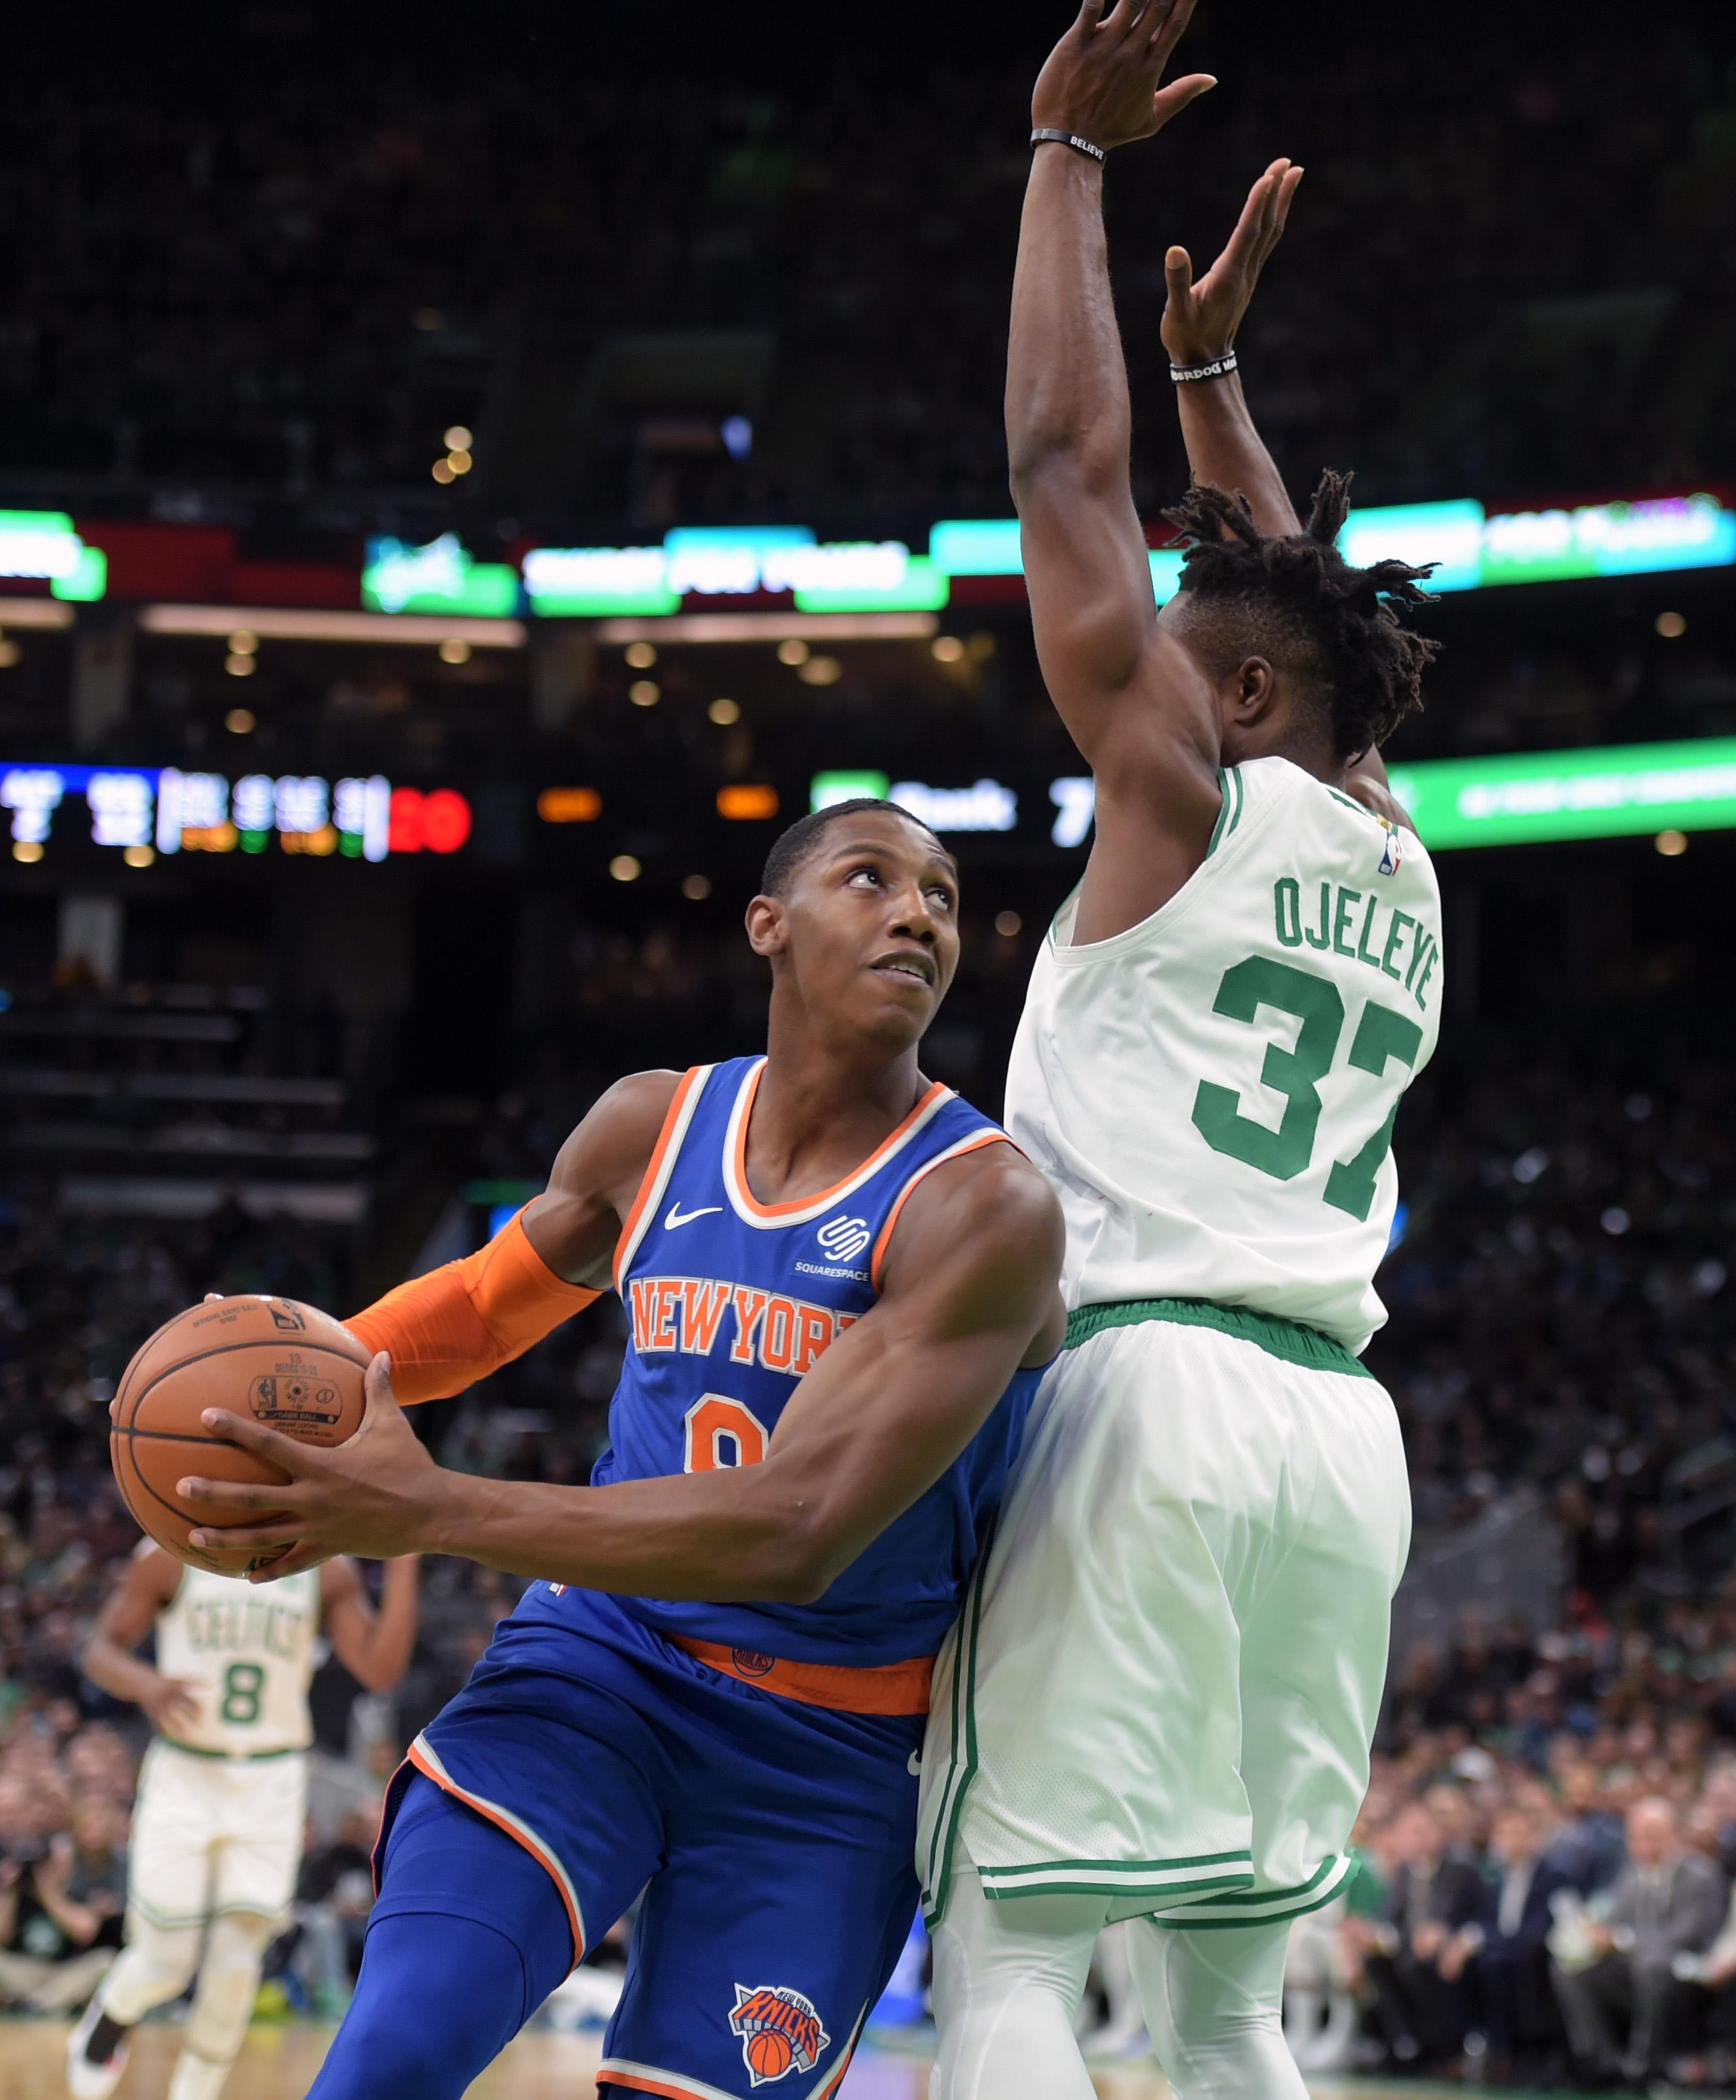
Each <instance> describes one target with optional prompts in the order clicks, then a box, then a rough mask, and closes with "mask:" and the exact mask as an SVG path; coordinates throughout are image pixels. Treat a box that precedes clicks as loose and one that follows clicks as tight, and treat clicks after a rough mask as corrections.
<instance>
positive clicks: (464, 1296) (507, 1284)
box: [345, 1214, 603, 1407]
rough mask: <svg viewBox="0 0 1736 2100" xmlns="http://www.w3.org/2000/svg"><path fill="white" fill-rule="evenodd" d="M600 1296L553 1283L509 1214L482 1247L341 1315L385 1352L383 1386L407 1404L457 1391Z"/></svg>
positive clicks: (371, 1348) (519, 1354) (367, 1342)
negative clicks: (387, 1378) (388, 1383)
mask: <svg viewBox="0 0 1736 2100" xmlns="http://www.w3.org/2000/svg"><path fill="white" fill-rule="evenodd" d="M602 1295H603V1293H602V1292H601V1291H600V1290H587V1289H586V1288H585V1286H584V1285H583V1284H581V1283H566V1282H563V1281H562V1279H561V1278H560V1277H558V1276H557V1275H556V1274H555V1273H554V1270H553V1269H552V1268H550V1267H549V1265H548V1264H547V1263H546V1261H545V1260H543V1258H542V1256H541V1255H540V1254H538V1253H537V1250H536V1249H535V1247H533V1246H532V1245H531V1243H530V1239H529V1237H528V1234H527V1233H526V1232H525V1230H524V1224H523V1216H522V1215H521V1214H515V1215H514V1216H513V1217H511V1218H510V1219H509V1220H508V1221H507V1222H506V1224H504V1225H503V1226H502V1227H501V1229H500V1231H499V1232H497V1233H496V1234H495V1236H494V1237H493V1239H492V1240H490V1241H489V1242H488V1245H487V1246H484V1247H479V1248H478V1250H477V1251H476V1252H475V1254H471V1255H466V1256H465V1257H464V1259H463V1260H462V1261H449V1262H448V1263H447V1264H445V1266H444V1268H433V1269H430V1270H429V1272H428V1273H427V1274H426V1276H415V1277H411V1279H410V1281H409V1282H408V1283H400V1285H399V1286H398V1287H397V1289H396V1290H388V1291H387V1294H386V1295H385V1296H384V1297H383V1298H382V1299H377V1300H376V1301H375V1302H374V1304H372V1305H370V1306H369V1308H367V1310H366V1311H365V1312H358V1313H357V1314H356V1316H355V1317H354V1318H353V1319H351V1320H349V1321H346V1322H345V1324H346V1326H347V1327H348V1328H349V1330H350V1331H351V1334H353V1335H355V1336H356V1339H358V1340H359V1341H360V1342H361V1343H363V1344H364V1347H365V1348H367V1349H368V1351H369V1353H370V1354H372V1353H373V1352H374V1351H375V1350H377V1349H384V1350H385V1351H386V1352H387V1354H388V1355H389V1356H390V1357H391V1360H392V1391H393V1392H395V1393H396V1395H397V1396H398V1397H399V1399H400V1401H403V1402H404V1405H405V1406H407V1407H413V1406H414V1405H416V1403H417V1401H422V1400H444V1399H445V1398H446V1397H447V1396H448V1395H449V1394H452V1393H455V1392H463V1390H464V1388H465V1387H466V1386H467V1385H474V1384H475V1383H476V1381H477V1379H483V1378H486V1377H487V1376H488V1374H489V1372H490V1371H497V1370H499V1369H500V1367H501V1365H502V1364H510V1362H511V1361H513V1359H514V1358H515V1357H522V1356H523V1354H524V1352H525V1351H526V1350H527V1349H528V1348H530V1347H531V1346H532V1343H536V1342H540V1341H541V1339H542V1338H543V1336H544V1335H550V1334H552V1333H553V1332H554V1330H555V1329H556V1328H557V1327H558V1326H560V1324H561V1322H562V1321H563V1320H570V1319H571V1318H572V1316H573V1314H574V1313H575V1312H582V1311H583V1310H584V1308H585V1307H586V1306H587V1305H590V1304H594V1302H595V1301H596V1299H599V1298H600V1297H601V1296H602Z"/></svg>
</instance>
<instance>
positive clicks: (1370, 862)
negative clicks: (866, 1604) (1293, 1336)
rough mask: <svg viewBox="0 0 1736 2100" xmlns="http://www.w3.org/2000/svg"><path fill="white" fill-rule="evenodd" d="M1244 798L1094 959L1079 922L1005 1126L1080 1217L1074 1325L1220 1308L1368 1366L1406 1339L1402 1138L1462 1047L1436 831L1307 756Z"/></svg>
mask: <svg viewBox="0 0 1736 2100" xmlns="http://www.w3.org/2000/svg"><path fill="white" fill-rule="evenodd" d="M1221 779H1222V783H1223V789H1224V806H1223V812H1222V814H1221V816H1220V818H1219V819H1218V823H1217V829H1216V830H1215V832H1213V837H1212V843H1211V846H1210V848H1209V849H1208V852H1207V855H1206V858H1205V859H1204V862H1202V864H1201V865H1200V867H1199V868H1198V870H1197V871H1195V874H1194V875H1193V876H1192V877H1191V878H1190V880H1189V881H1187V882H1186V884H1185V885H1183V886H1182V889H1180V890H1179V891H1177V893H1176V895H1175V896H1174V897H1173V898H1171V899H1170V900H1169V902H1168V903H1167V904H1166V905H1164V907H1163V908H1162V910H1160V911H1157V912H1155V913H1154V914H1153V915H1152V916H1151V918H1149V919H1147V920H1144V921H1142V924H1139V925H1137V926H1133V927H1130V928H1129V929H1127V931H1126V932H1124V933H1117V934H1115V935H1114V936H1113V937H1111V938H1110V939H1108V940H1107V941H1098V942H1092V943H1091V944H1090V945H1089V946H1084V947H1080V946H1073V945H1072V943H1071V929H1072V925H1073V921H1074V917H1075V914H1076V909H1077V903H1076V899H1070V900H1069V902H1067V904H1066V905H1065V906H1063V907H1062V911H1061V913H1060V915H1059V916H1058V919H1057V920H1056V922H1055V925H1054V930H1053V931H1052V932H1051V933H1050V935H1049V939H1048V941H1047V942H1045V946H1044V949H1043V951H1042V953H1041V955H1040V957H1039V958H1038V960H1037V965H1036V970H1035V972H1034V973H1033V974H1032V977H1031V989H1030V991H1029V993H1028V995H1027V999H1026V1002H1025V1012H1024V1017H1023V1021H1021V1022H1020V1024H1019V1030H1018V1039H1017V1041H1016V1043H1015V1044H1014V1051H1013V1061H1012V1067H1011V1070H1010V1071H1009V1074H1008V1076H1007V1104H1006V1105H1007V1116H1006V1124H1007V1128H1008V1130H1009V1132H1011V1133H1012V1136H1014V1139H1015V1140H1017V1142H1018V1144H1019V1145H1022V1146H1023V1148H1024V1149H1025V1150H1026V1151H1027V1153H1028V1154H1030V1156H1031V1158H1032V1159H1033V1160H1035V1162H1036V1164H1037V1165H1038V1166H1039V1167H1041V1168H1042V1170H1043V1171H1044V1172H1045V1174H1046V1175H1048V1176H1049V1179H1050V1180H1051V1181H1052V1182H1053V1183H1054V1185H1055V1188H1056V1189H1057V1191H1058V1193H1059V1195H1060V1198H1061V1201H1062V1207H1063V1208H1064V1209H1065V1211H1066V1213H1067V1272H1066V1275H1065V1277H1064V1279H1063V1282H1064V1288H1065V1290H1066V1292H1067V1304H1068V1305H1069V1307H1070V1308H1071V1307H1076V1306H1079V1305H1086V1304H1102V1303H1105V1302H1107V1301H1112V1300H1127V1299H1151V1298H1191V1299H1210V1300H1212V1301H1214V1302H1215V1303H1217V1304H1223V1305H1245V1306H1248V1307H1249V1308H1252V1310H1254V1311H1256V1312H1265V1313H1269V1314H1272V1315H1275V1316H1277V1317H1280V1318H1283V1319H1288V1320H1294V1321H1301V1322H1302V1323H1303V1324H1304V1325H1305V1326H1311V1327H1317V1328H1319V1329H1321V1330H1323V1331H1324V1332H1325V1333H1327V1334H1328V1335H1332V1337H1333V1338H1334V1339H1336V1340H1338V1341H1341V1342H1342V1343H1345V1345H1346V1346H1347V1347H1348V1348H1350V1349H1353V1350H1354V1351H1357V1352H1360V1351H1361V1350H1362V1349H1363V1348H1364V1347H1365V1346H1366V1345H1367V1340H1368V1337H1369V1336H1370V1335H1372V1333H1373V1331H1374V1330H1375V1329H1376V1327H1378V1326H1380V1324H1381V1322H1382V1321H1384V1320H1385V1317H1386V1316H1385V1309H1384V1308H1383V1307H1382V1306H1381V1304H1380V1299H1379V1298H1378V1297H1377V1296H1376V1292H1375V1289H1374V1273H1375V1270H1376V1267H1377V1265H1378V1264H1379V1263H1380V1258H1381V1256H1382V1255H1384V1254H1385V1251H1386V1248H1387V1244H1388V1242H1389V1238H1390V1237H1391V1232H1392V1224H1393V1215H1394V1208H1395V1207H1396V1204H1397V1202H1398V1173H1397V1170H1396V1169H1395V1167H1394V1164H1393V1158H1392V1149H1391V1143H1390V1140H1391V1136H1392V1129H1393V1123H1394V1118H1395V1117H1396V1115H1397V1114H1398V1102H1399V1098H1400V1096H1402V1093H1403V1092H1404V1090H1405V1088H1406V1087H1407V1086H1408V1085H1409V1084H1410V1083H1411V1080H1412V1079H1414V1078H1415V1077H1416V1074H1417V1073H1418V1072H1420V1070H1422V1068H1423V1066H1424V1065H1425V1063H1426V1062H1427V1061H1428V1060H1429V1057H1430V1056H1431V1054H1432V1053H1433V1049H1434V1045H1435V1039H1436V1036H1437V1034H1438V1028H1439V1016H1440V1005H1441V987H1442V971H1441V899H1440V892H1439V890H1438V887H1437V885H1436V883H1435V878H1434V870H1433V867H1431V866H1430V865H1429V856H1428V854H1426V853H1425V851H1424V849H1423V848H1422V846H1421V845H1420V842H1419V841H1418V840H1417V839H1416V836H1415V834H1414V833H1412V832H1408V831H1405V832H1394V830H1392V829H1391V827H1389V826H1388V825H1387V824H1386V823H1385V822H1384V821H1383V820H1382V819H1381V818H1378V817H1376V816H1374V815H1372V814H1371V813H1370V812H1369V811H1368V810H1365V809H1364V808H1363V806H1362V805H1361V804H1360V803H1358V802H1354V801H1351V800H1350V798H1349V796H1346V795H1342V794H1341V793H1339V792H1338V791H1337V790H1336V788H1332V787H1326V786H1325V785H1323V783H1321V782H1319V781H1318V780H1316V779H1313V778H1312V776H1311V775H1310V774H1306V773H1304V772H1303V771H1301V769H1300V768H1299V767H1297V766H1295V765H1291V764H1290V762H1289V761H1288V760H1287V759H1282V758H1262V759H1256V760H1253V761H1250V762H1249V763H1248V764H1247V765H1239V766H1236V767H1235V768H1234V769H1232V770H1230V771H1229V772H1227V773H1226V774H1223V775H1222V776H1221Z"/></svg>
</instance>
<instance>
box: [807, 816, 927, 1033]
mask: <svg viewBox="0 0 1736 2100" xmlns="http://www.w3.org/2000/svg"><path fill="white" fill-rule="evenodd" d="M783 917H784V924H783V929H782V933H783V938H782V943H781V952H782V955H783V957H784V968H786V969H791V968H793V971H794V973H795V977H796V980H797V985H798V986H799V988H800V990H801V993H802V999H803V1001H804V1003H805V1004H806V1005H808V1006H809V1007H810V1008H813V1009H814V1010H815V1012H824V1013H826V1014H828V1015H836V1016H837V1017H839V1018H840V1019H843V1020H846V1021H849V1022H850V1023H851V1024H852V1025H854V1026H858V1027H859V1028H860V1029H861V1030H862V1031H863V1032H864V1034H865V1035H872V1036H874V1037H876V1038H878V1039H883V1040H885V1041H886V1042H888V1043H894V1044H898V1045H900V1046H902V1045H903V1044H905V1043H914V1042H915V1041H917V1039H918V1038H919V1037H920V1036H921V1035H922V1033H923V1031H924V1030H925V1029H926V1028H927V1026H928V1025H929V1023H930V1021H932V1020H933V1019H934V1011H935V1008H937V1007H939V1004H940V1002H941V1000H942V999H943V998H944V997H945V996H946V992H947V987H948V986H949V985H950V984H951V983H952V973H953V972H954V971H955V970H956V968H957V967H958V870H957V868H956V866H955V865H954V863H953V860H952V855H951V854H948V853H947V852H946V851H945V850H944V849H943V848H942V847H941V846H940V845H939V844H938V843H937V842H936V840H934V839H933V838H932V837H930V835H929V834H928V833H927V832H925V831H924V830H923V829H922V828H921V826H920V825H917V824H913V823H911V822H910V821H909V820H908V818H903V817H894V816H884V815H881V814H880V813H879V812H878V811H876V810H864V811H863V812H862V813H861V814H859V815H857V816H853V817H850V818H844V819H842V820H841V822H839V823H837V824H835V825H833V827H832V828H831V829H830V830H829V831H828V832H826V833H824V835H823V836H822V838H821V840H820V843H819V846H818V847H817V848H816V849H815V851H814V852H813V853H812V854H811V855H810V856H809V858H807V859H806V861H805V862H803V863H802V867H801V868H800V869H799V870H798V871H797V876H796V878H795V880H794V881H793V883H792V884H791V885H790V889H789V893H788V897H787V898H785V899H784V915H783Z"/></svg>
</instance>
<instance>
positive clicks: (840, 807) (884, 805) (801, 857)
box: [759, 795, 952, 897]
mask: <svg viewBox="0 0 1736 2100" xmlns="http://www.w3.org/2000/svg"><path fill="white" fill-rule="evenodd" d="M859 810H884V811H886V813H887V814H890V815H891V816H895V817H902V818H903V819H904V821H905V823H907V824H914V825H915V826H916V827H917V830H918V831H919V832H928V833H929V836H930V838H932V839H934V843H935V845H940V841H939V839H938V838H937V837H935V835H934V832H930V831H929V827H928V826H927V825H926V824H925V823H923V821H922V819H921V818H920V817H913V816H912V814H910V812H909V810H907V809H904V808H903V806H902V805H900V804H899V803H897V802H889V801H886V800H885V799H884V797H882V796H878V795H852V796H850V800H849V801H847V802H832V803H828V805H827V806H826V807H825V808H824V810H812V811H811V812H810V813H809V814H808V815H806V817H797V819H796V821H795V823H793V824H792V825H791V826H790V827H789V828H788V831H786V832H781V833H780V835H779V836H778V837H777V838H776V839H775V840H773V842H772V847H771V852H770V853H769V854H766V869H765V872H764V874H762V876H761V877H760V879H759V888H760V894H761V896H762V897H782V896H784V894H785V893H786V892H787V891H788V889H789V886H790V885H791V883H792V882H793V881H794V880H795V878H796V871H797V869H798V868H799V867H801V866H802V862H804V861H805V860H806V858H808V855H809V854H811V853H812V852H813V851H814V850H815V848H816V847H817V846H818V845H819V841H820V839H821V837H822V836H824V833H825V832H826V830H827V829H828V827H829V826H831V825H833V824H835V823H837V821H838V819H839V818H841V817H853V816H855V814H856V813H857V812H858V811H859ZM940 849H941V851H942V852H943V853H945V852H946V848H945V847H944V846H941V847H940ZM947 857H948V859H950V858H952V856H951V855H950V854H948V856H947Z"/></svg>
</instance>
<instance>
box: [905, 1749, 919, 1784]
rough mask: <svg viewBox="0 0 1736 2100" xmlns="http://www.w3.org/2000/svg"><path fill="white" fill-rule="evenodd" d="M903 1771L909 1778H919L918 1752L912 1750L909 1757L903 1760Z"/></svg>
mask: <svg viewBox="0 0 1736 2100" xmlns="http://www.w3.org/2000/svg"><path fill="white" fill-rule="evenodd" d="M904 1769H905V1771H908V1773H909V1774H910V1776H911V1777H912V1779H921V1776H922V1753H921V1751H920V1750H912V1752H911V1754H910V1755H909V1757H908V1758H907V1759H906V1760H905V1762H904Z"/></svg>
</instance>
